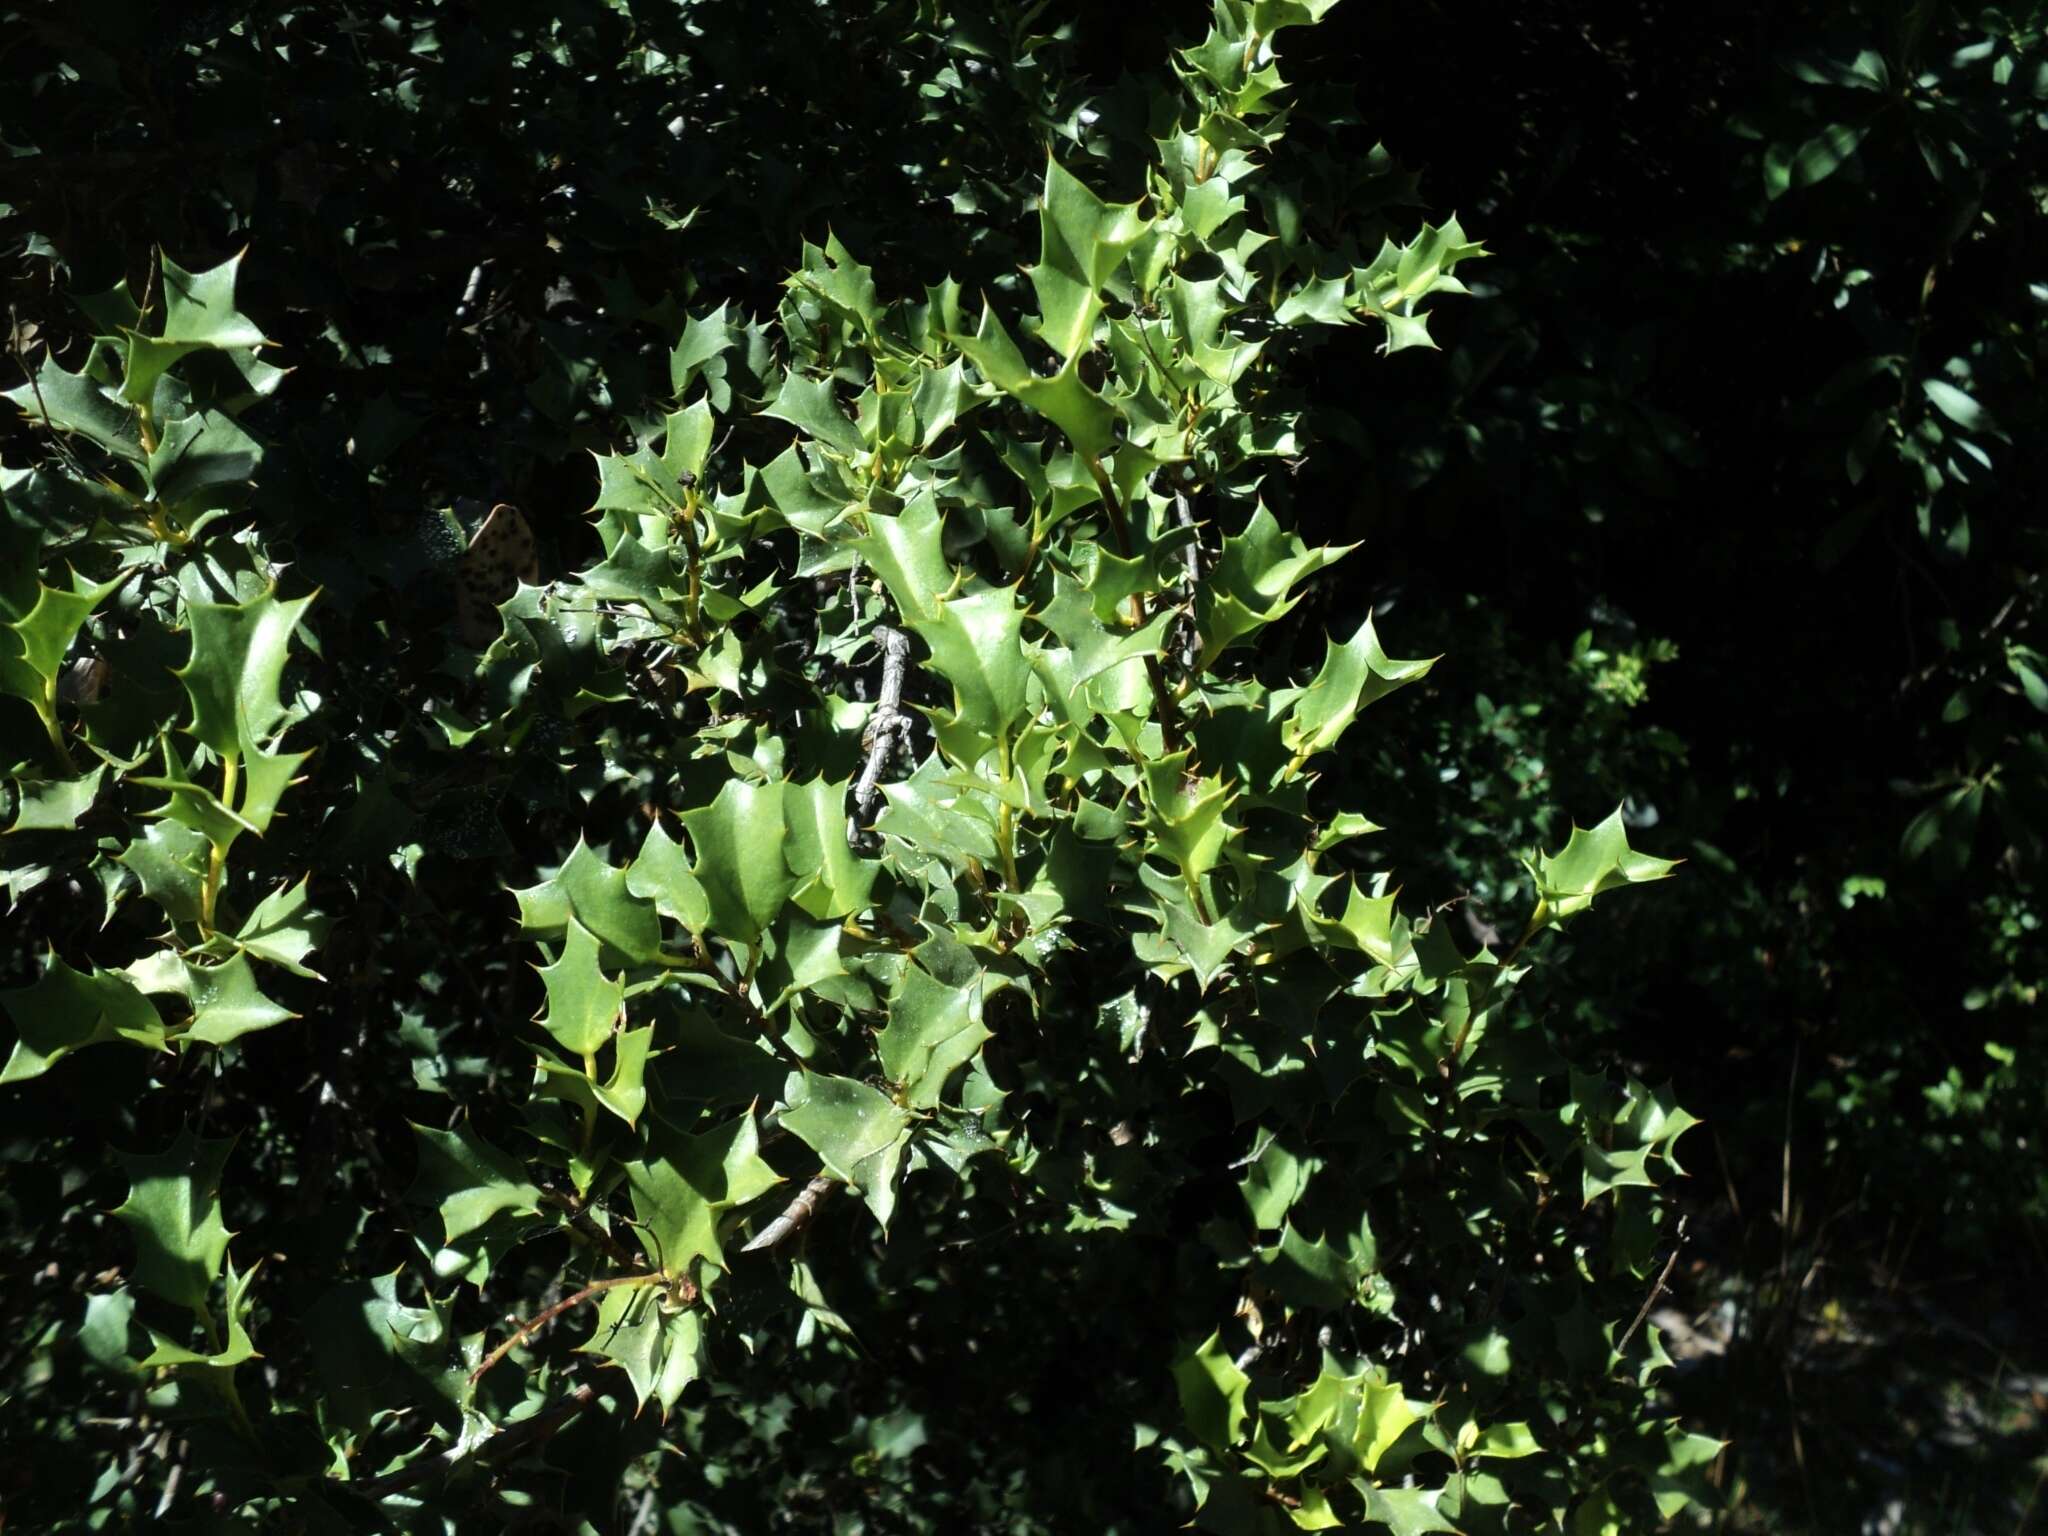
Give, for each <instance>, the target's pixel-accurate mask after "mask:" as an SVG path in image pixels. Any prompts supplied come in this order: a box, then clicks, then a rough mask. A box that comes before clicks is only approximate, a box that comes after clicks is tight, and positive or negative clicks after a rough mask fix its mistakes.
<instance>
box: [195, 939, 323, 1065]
mask: <svg viewBox="0 0 2048 1536" xmlns="http://www.w3.org/2000/svg"><path fill="white" fill-rule="evenodd" d="M179 970H180V972H181V973H182V980H183V983H184V986H183V990H184V994H185V998H186V1000H187V1001H188V1002H189V1003H190V1004H191V1005H192V1023H191V1026H190V1027H189V1028H188V1029H186V1031H185V1033H184V1034H183V1035H182V1036H180V1038H181V1039H184V1040H193V1041H197V1042H199V1043H200V1044H203V1045H226V1044H227V1043H228V1042H229V1041H230V1040H239V1039H241V1037H242V1036H244V1035H247V1034H252V1033H254V1032H255V1031H256V1030H259V1029H269V1028H270V1027H271V1026H272V1025H274V1024H282V1023H283V1022H284V1021H285V1020H287V1019H295V1018H297V1017H298V1015H297V1014H295V1013H293V1012H292V1011H291V1010H290V1009H289V1008H280V1007H279V1006H278V1005H277V1004H276V1003H274V1002H272V1001H271V1000H270V999H269V998H267V997H265V996H264V995H263V989H262V988H261V987H259V986H258V985H257V984H256V973H255V971H254V970H253V969H252V968H251V967H250V964H249V957H248V956H247V955H245V954H238V955H235V956H234V957H233V958H232V959H229V960H224V961H222V962H221V963H220V964H218V965H191V964H187V963H184V962H180V964H179Z"/></svg>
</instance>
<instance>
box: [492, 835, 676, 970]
mask: <svg viewBox="0 0 2048 1536" xmlns="http://www.w3.org/2000/svg"><path fill="white" fill-rule="evenodd" d="M630 887H631V880H630V877H629V875H628V872H627V871H625V870H623V869H616V868H614V867H613V866H612V865H610V864H607V863H606V862H605V861H604V859H603V858H601V857H600V856H599V855H598V854H597V852H596V851H595V850H594V849H592V848H591V847H590V845H589V844H587V843H585V842H584V841H583V839H582V838H580V837H579V838H578V839H577V840H576V846H575V848H574V849H573V850H571V852H570V854H569V857H568V858H567V859H565V860H563V862H562V867H561V868H560V869H559V870H557V871H556V872H555V876H554V878H553V879H551V880H544V881H542V882H541V883H540V884H539V885H530V886H527V887H526V888H524V889H523V890H516V891H514V892H513V893H512V894H513V896H514V898H516V899H517V901H518V902H519V925H520V931H521V932H522V933H524V934H525V935H526V937H528V938H536V939H559V938H562V937H563V936H564V935H565V934H566V933H567V931H568V926H569V920H570V919H571V918H574V919H575V920H576V921H577V922H579V923H581V924H582V925H583V926H584V927H585V928H588V929H589V930H590V931H591V932H592V933H593V934H595V935H596V936H597V937H598V938H599V939H600V940H601V941H602V942H603V944H604V952H603V953H604V963H605V964H607V965H611V966H623V965H645V964H647V963H648V962H649V961H651V960H653V959H654V957H655V956H656V955H658V954H660V953H661V918H660V916H659V915H658V914H657V913H656V911H655V906H654V903H653V902H652V901H650V900H647V899H645V898H643V897H642V896H640V895H638V894H636V893H635V892H634V891H633V890H632V889H631V888H630Z"/></svg>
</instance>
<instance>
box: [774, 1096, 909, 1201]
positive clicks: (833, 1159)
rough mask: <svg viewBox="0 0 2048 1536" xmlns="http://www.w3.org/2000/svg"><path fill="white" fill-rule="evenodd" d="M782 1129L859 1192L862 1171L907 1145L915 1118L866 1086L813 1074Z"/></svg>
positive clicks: (791, 1106) (786, 1114)
mask: <svg viewBox="0 0 2048 1536" xmlns="http://www.w3.org/2000/svg"><path fill="white" fill-rule="evenodd" d="M782 1128H783V1129H784V1130H786V1131H788V1132H789V1133H790V1134H791V1135H793V1136H796V1137H798V1138H800V1139H801V1140H802V1141H803V1142H804V1143H805V1144H806V1145H807V1146H809V1147H810V1149H811V1150H812V1151H813V1152H815V1153H817V1154H818V1157H819V1160H820V1161H822V1162H823V1163H824V1165H825V1167H826V1170H827V1171H828V1172H830V1173H831V1174H833V1175H834V1176H835V1177H837V1178H839V1179H841V1180H843V1181H844V1182H846V1183H848V1184H851V1185H853V1186H855V1187H856V1188H859V1187H860V1186H861V1183H862V1179H861V1165H862V1164H863V1163H864V1162H866V1161H867V1160H869V1159H871V1158H874V1157H875V1156H877V1155H878V1154H880V1153H883V1152H886V1151H887V1150H888V1149H889V1148H891V1147H893V1146H896V1145H898V1144H899V1143H900V1142H901V1141H902V1139H903V1138H904V1137H905V1136H906V1135H907V1134H908V1132H909V1129H910V1113H909V1111H908V1110H905V1109H903V1108H902V1107H901V1106H900V1105H898V1104H896V1103H895V1102H894V1101H893V1100H892V1099H890V1097H889V1096H888V1095H887V1094H885V1093H883V1092H881V1091H880V1090H878V1089H875V1088H871V1087H869V1086H868V1085H867V1084H866V1083H863V1082H857V1081H856V1080H854V1079H853V1078H850V1077H827V1076H824V1075H822V1074H817V1073H811V1074H807V1075H806V1076H805V1078H804V1080H803V1088H802V1097H801V1098H799V1099H797V1100H796V1101H795V1102H793V1103H792V1104H791V1105H790V1107H789V1108H788V1109H786V1110H784V1111H783V1112H782Z"/></svg>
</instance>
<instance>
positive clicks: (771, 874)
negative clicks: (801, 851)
mask: <svg viewBox="0 0 2048 1536" xmlns="http://www.w3.org/2000/svg"><path fill="white" fill-rule="evenodd" d="M783 789H784V786H783V785H781V784H779V783H774V784H750V783H748V782H747V781H745V780H743V779H727V780H726V781H725V783H724V784H723V785H722V786H721V787H720V788H719V791H718V796H717V798H716V799H714V800H713V801H712V802H711V804H709V805H707V806H702V807H700V808H699V809H697V810H694V811H685V812H684V813H683V818H682V821H683V825H684V826H685V827H687V828H689V832H690V846H691V847H692V848H694V849H695V850H696V853H697V863H696V866H695V871H694V872H695V874H696V876H697V883H698V884H699V885H701V886H702V887H703V888H704V896H705V900H706V901H707V902H708V904H709V906H710V909H711V928H712V931H713V932H715V933H717V934H718V936H719V937H720V938H724V939H729V940H731V941H732V942H734V943H736V944H758V943H759V942H760V940H761V934H762V932H763V931H764V930H765V929H766V928H767V926H768V925H769V924H770V923H772V922H773V921H774V920H775V917H776V914H777V913H779V912H780V911H781V910H782V904H783V903H784V902H785V901H787V900H788V899H789V897H790V893H791V892H792V891H794V890H795V889H796V883H797V877H796V875H795V873H794V872H793V871H792V870H791V869H790V867H789V861H788V859H787V858H786V857H785V856H784V852H783V848H784V844H785V843H786V842H787V841H788V838H789V826H788V823H787V821H786V820H785V819H784V815H783Z"/></svg>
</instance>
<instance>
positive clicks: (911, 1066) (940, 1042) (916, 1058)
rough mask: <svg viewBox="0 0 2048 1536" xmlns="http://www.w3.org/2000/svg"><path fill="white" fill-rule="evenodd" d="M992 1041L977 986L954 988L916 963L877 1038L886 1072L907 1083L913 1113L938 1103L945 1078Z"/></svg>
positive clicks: (892, 999)
mask: <svg viewBox="0 0 2048 1536" xmlns="http://www.w3.org/2000/svg"><path fill="white" fill-rule="evenodd" d="M988 1038H989V1031H988V1028H987V1026H985V1025H984V1024H983V1023H982V1022H981V988H980V986H979V985H978V984H975V985H970V986H964V987H949V986H947V985H946V984H945V983H944V982H942V981H939V980H936V979H935V978H934V977H932V976H931V975H930V973H928V972H927V971H925V970H924V969H923V968H922V967H920V966H917V965H906V966H905V967H904V968H903V977H902V980H900V981H899V982H898V983H897V984H896V990H895V991H894V992H893V993H892V994H891V995H890V998H889V1022H888V1025H887V1026H886V1027H885V1028H884V1029H883V1030H882V1032H881V1033H880V1034H879V1035H877V1036H876V1037H875V1050H876V1051H877V1053H878V1054H879V1055H880V1056H881V1058H882V1070H883V1071H884V1072H886V1073H888V1074H889V1077H890V1080H891V1081H892V1082H897V1083H901V1084H902V1085H903V1099H904V1102H905V1103H906V1104H908V1105H909V1106H910V1107H911V1108H912V1109H929V1108H930V1107H931V1106H933V1105H935V1104H937V1103H938V1102H939V1096H940V1094H941V1093H942V1092H943V1091H944V1089H945V1086H946V1079H947V1078H948V1077H949V1076H951V1075H952V1073H953V1072H954V1071H955V1070H956V1069H957V1068H959V1067H963V1066H965V1065H966V1064H967V1063H968V1062H970V1061H972V1060H973V1059H974V1055H975V1052H977V1051H979V1050H980V1049H981V1044H982V1042H983V1041H984V1040H986V1039H988Z"/></svg>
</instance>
